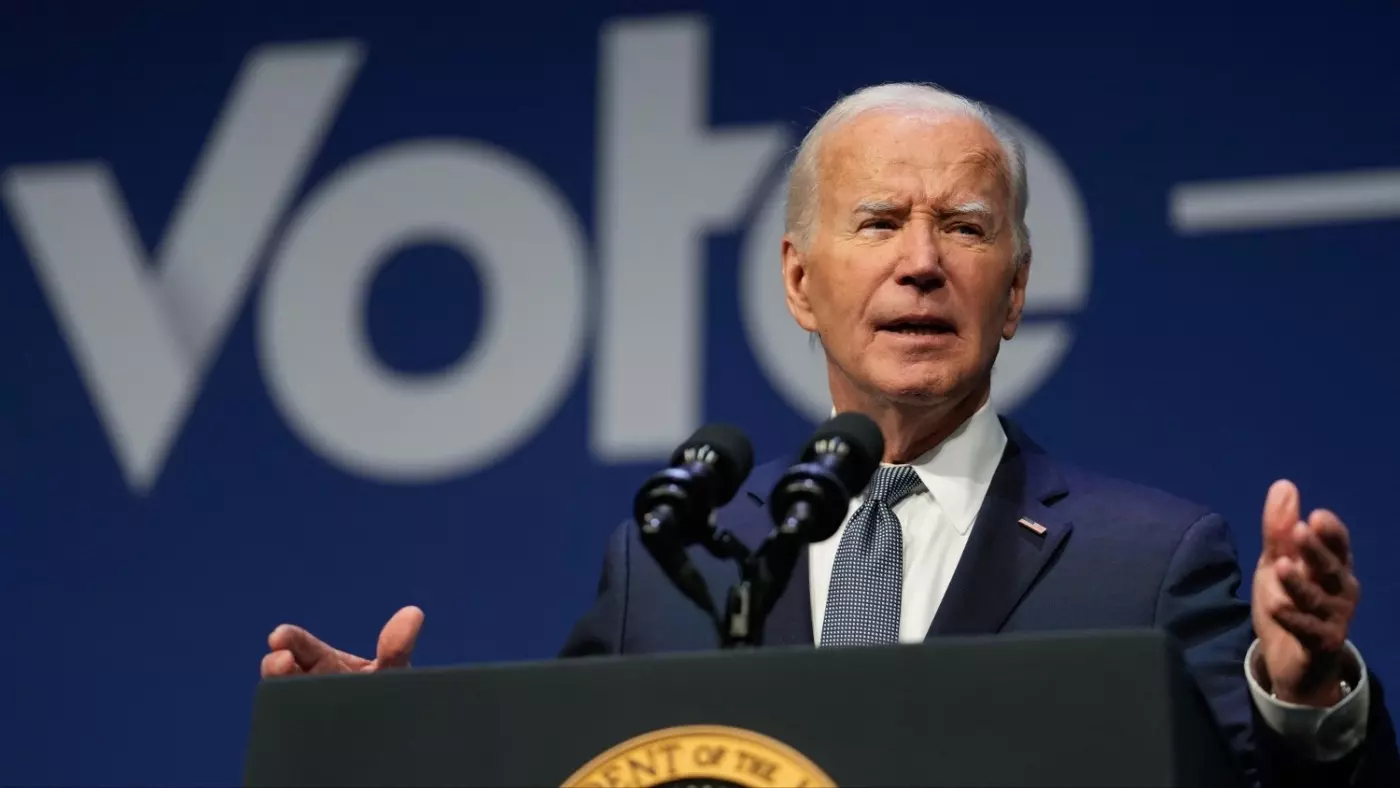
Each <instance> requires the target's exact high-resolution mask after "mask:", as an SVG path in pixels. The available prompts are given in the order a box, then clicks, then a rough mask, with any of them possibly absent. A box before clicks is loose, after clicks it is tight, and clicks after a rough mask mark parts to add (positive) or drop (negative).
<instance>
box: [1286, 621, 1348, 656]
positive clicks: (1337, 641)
mask: <svg viewBox="0 0 1400 788" xmlns="http://www.w3.org/2000/svg"><path fill="white" fill-rule="evenodd" d="M1274 620H1275V621H1277V622H1278V625H1279V626H1281V627H1283V629H1284V630H1285V631H1287V632H1288V634H1290V635H1292V636H1293V637H1295V638H1297V639H1298V643H1299V644H1301V645H1302V646H1303V648H1305V649H1307V650H1308V652H1309V653H1311V654H1313V655H1314V656H1325V657H1326V656H1334V655H1336V654H1339V653H1340V652H1341V650H1342V644H1343V642H1344V641H1345V637H1343V636H1341V635H1339V634H1338V632H1339V631H1340V628H1339V627H1337V626H1334V625H1332V624H1330V623H1328V622H1326V621H1323V620H1322V619H1319V618H1318V617H1317V616H1314V615H1310V614H1308V613H1304V612H1303V611H1301V610H1281V611H1279V613H1278V614H1277V615H1275V616H1274Z"/></svg>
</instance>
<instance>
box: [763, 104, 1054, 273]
mask: <svg viewBox="0 0 1400 788" xmlns="http://www.w3.org/2000/svg"><path fill="white" fill-rule="evenodd" d="M880 110H884V111H894V112H899V113H905V114H909V115H934V116H937V115H959V116H962V117H967V118H971V119H973V120H976V121H978V122H980V123H981V124H982V125H984V126H986V127H987V130H988V131H990V132H991V133H992V136H994V137H996V139H997V142H998V143H999V144H1000V145H1001V149H1002V153H1003V166H1004V167H1005V168H1006V170H1007V171H1006V172H1004V173H1003V175H1004V176H1005V177H1006V181H1007V186H1008V187H1009V188H1010V190H1011V210H1012V218H1013V220H1014V221H1013V225H1012V232H1013V236H1014V240H1015V251H1014V253H1013V255H1012V259H1013V260H1014V261H1015V263H1016V264H1017V265H1020V264H1021V263H1022V262H1024V261H1025V260H1026V259H1027V258H1028V257H1029V255H1030V230H1029V229H1028V228H1027V227H1026V205H1027V204H1028V203H1029V201H1030V190H1029V189H1028V187H1027V184H1026V153H1025V149H1024V148H1022V147H1021V143H1020V142H1019V141H1017V140H1016V138H1015V137H1014V136H1012V134H1011V133H1010V131H1009V130H1008V129H1006V127H1005V126H1004V125H1003V124H1001V123H1000V122H999V121H998V120H997V119H996V116H995V115H994V114H993V113H992V111H991V110H990V109H988V108H987V107H986V106H985V105H983V104H981V103H979V102H976V101H973V100H972V99H969V98H966V97H964V96H960V95H958V94H956V93H953V92H951V91H948V90H944V89H943V88H941V87H939V86H937V85H932V84H925V83H915V82H896V83H889V84H884V85H873V86H871V87H868V88H863V89H861V90H859V91H857V92H855V93H852V94H851V95H849V96H846V97H845V98H843V99H841V100H840V101H838V102H836V103H835V104H833V105H832V107H831V108H830V109H828V110H827V111H826V112H825V113H824V114H823V115H822V116H821V117H820V118H818V119H817V122H816V124H815V125H813V126H812V129H811V130H810V131H808V132H807V136H806V137H804V138H803V139H802V144H801V145H800V146H798V148H797V156H796V158H794V159H793V162H792V169H791V170H790V171H789V173H788V193H787V231H788V232H790V233H792V234H793V235H794V236H795V237H796V238H797V239H798V248H805V247H806V246H807V244H808V243H810V241H811V239H812V233H813V231H814V230H815V227H816V221H817V185H818V182H819V180H820V179H819V177H818V173H817V162H818V159H819V157H820V148H821V143H822V140H823V139H824V138H825V137H826V135H827V134H829V133H830V132H831V131H832V130H833V129H835V128H837V127H838V126H840V125H841V124H843V123H845V122H847V121H849V120H852V119H854V118H856V117H857V116H859V115H864V114H866V113H868V112H875V111H880Z"/></svg>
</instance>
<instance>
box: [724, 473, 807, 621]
mask: <svg viewBox="0 0 1400 788" xmlns="http://www.w3.org/2000/svg"><path fill="white" fill-rule="evenodd" d="M790 464H791V458H789V459H785V460H781V461H778V462H771V463H767V464H765V465H762V466H760V467H758V468H755V469H754V471H753V473H752V474H750V475H749V481H748V483H747V484H745V485H744V489H743V490H741V491H740V492H739V494H738V495H736V496H735V500H734V502H733V503H732V504H731V505H730V507H729V509H730V510H732V512H726V514H729V515H730V516H729V517H726V522H723V523H721V527H724V528H727V529H729V531H730V533H732V534H734V535H735V536H736V537H738V538H739V539H740V540H741V541H743V542H744V543H745V544H747V545H748V546H749V547H750V548H751V549H756V548H757V547H758V546H759V545H760V544H762V543H763V540H764V538H766V537H767V536H768V533H769V532H770V531H772V530H773V520H772V514H771V512H769V510H768V501H767V498H768V492H769V491H770V490H772V489H773V485H774V484H776V483H777V481H778V477H779V476H781V475H782V474H783V472H784V471H786V470H787V468H788V466H789V465H790ZM810 586H811V583H810V580H809V579H808V573H807V551H806V550H805V549H804V550H803V551H802V552H801V553H800V554H799V556H798V559H797V564H796V565H795V566H794V567H793V570H792V579H791V580H790V581H789V582H788V585H787V588H785V589H783V593H782V594H781V595H779V597H778V601H777V602H775V603H774V604H773V610H772V611H770V612H769V614H768V621H767V622H766V623H765V625H764V631H763V644H764V645H765V646H810V645H812V595H811V590H810Z"/></svg>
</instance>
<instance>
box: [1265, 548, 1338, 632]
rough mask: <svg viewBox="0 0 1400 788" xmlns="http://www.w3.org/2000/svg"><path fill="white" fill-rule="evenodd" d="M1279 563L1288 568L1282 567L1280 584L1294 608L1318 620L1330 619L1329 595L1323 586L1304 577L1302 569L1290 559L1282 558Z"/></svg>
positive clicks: (1279, 578) (1279, 577) (1279, 576)
mask: <svg viewBox="0 0 1400 788" xmlns="http://www.w3.org/2000/svg"><path fill="white" fill-rule="evenodd" d="M1278 562H1279V563H1280V564H1285V566H1286V568H1284V567H1280V570H1279V572H1278V580H1279V584H1280V585H1282V586H1283V590H1284V591H1285V592H1287V594H1288V598H1289V600H1290V601H1291V602H1292V603H1293V604H1292V607H1294V608H1295V609H1297V610H1299V611H1301V612H1304V613H1309V614H1311V615H1315V616H1317V617H1318V618H1323V619H1325V618H1328V617H1330V616H1331V614H1332V609H1331V606H1330V605H1328V598H1329V595H1328V594H1327V592H1326V591H1324V590H1323V589H1322V586H1320V585H1318V584H1317V583H1316V582H1314V581H1312V580H1309V579H1308V578H1306V577H1304V576H1303V572H1302V571H1301V570H1302V567H1301V566H1300V565H1299V564H1297V563H1293V562H1291V560H1290V559H1288V558H1280V559H1279V560H1278ZM1285 562H1287V563H1285Z"/></svg>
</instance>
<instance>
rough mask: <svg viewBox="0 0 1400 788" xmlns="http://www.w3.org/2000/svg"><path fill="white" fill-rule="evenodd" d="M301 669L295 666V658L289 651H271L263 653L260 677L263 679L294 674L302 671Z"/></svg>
mask: <svg viewBox="0 0 1400 788" xmlns="http://www.w3.org/2000/svg"><path fill="white" fill-rule="evenodd" d="M302 672H303V671H302V669H301V668H300V667H298V666H297V661H296V658H295V657H293V656H292V652H290V651H286V650H283V651H273V652H270V653H268V654H265V655H263V658H262V677H263V678H265V679H268V678H273V677H276V676H295V675H297V674H298V673H302Z"/></svg>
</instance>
